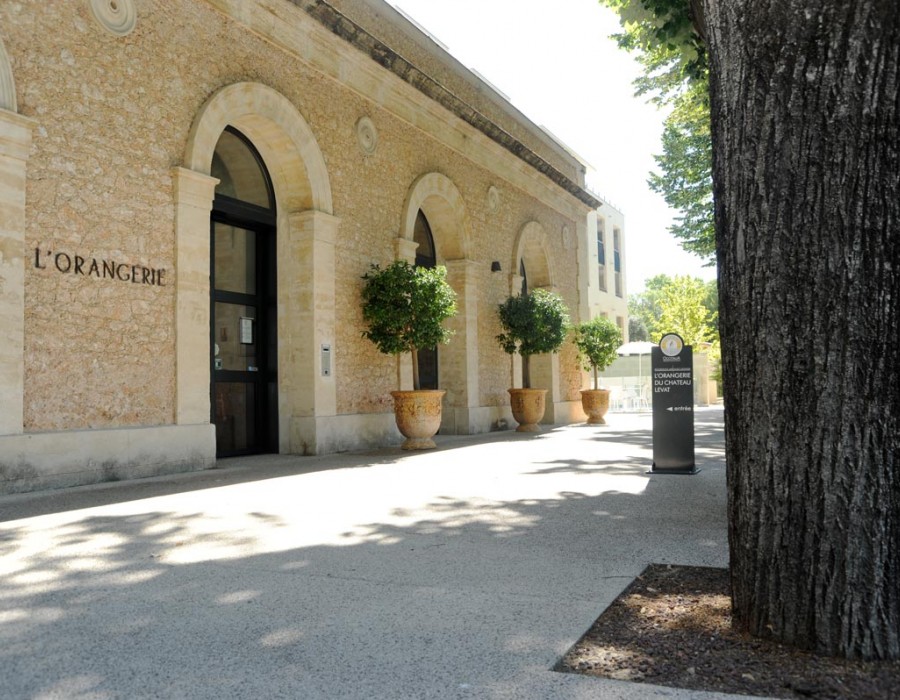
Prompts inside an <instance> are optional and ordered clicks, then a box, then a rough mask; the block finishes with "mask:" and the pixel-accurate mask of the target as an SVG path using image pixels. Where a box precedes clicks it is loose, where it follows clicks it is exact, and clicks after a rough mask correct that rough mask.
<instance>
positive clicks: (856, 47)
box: [703, 0, 900, 659]
mask: <svg viewBox="0 0 900 700" xmlns="http://www.w3.org/2000/svg"><path fill="white" fill-rule="evenodd" d="M703 5H704V14H705V16H704V23H705V34H706V39H707V41H708V48H709V54H710V66H711V78H710V89H711V111H712V134H713V152H714V158H713V172H714V182H715V197H716V205H715V206H716V212H715V213H716V230H717V237H718V244H717V245H718V250H717V255H718V261H719V290H720V306H721V308H720V314H721V319H720V329H721V334H722V344H723V362H724V371H725V375H724V379H725V384H724V394H725V409H726V410H725V423H726V436H727V447H726V449H727V461H728V480H729V523H730V525H729V528H730V531H729V540H730V550H731V571H732V583H733V603H734V611H735V614H736V618H737V619H738V621H739V624H741V625H742V626H744V627H745V628H746V629H747V631H749V632H750V633H752V634H755V635H758V636H763V637H770V638H775V639H778V640H780V641H783V642H786V643H788V644H791V645H794V646H799V647H803V648H809V649H813V650H815V651H818V652H820V653H825V654H829V655H839V656H847V657H851V658H882V659H886V658H898V657H900V457H898V447H900V11H898V9H897V4H896V0H704V1H703Z"/></svg>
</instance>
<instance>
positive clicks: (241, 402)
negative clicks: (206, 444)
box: [214, 382, 258, 454]
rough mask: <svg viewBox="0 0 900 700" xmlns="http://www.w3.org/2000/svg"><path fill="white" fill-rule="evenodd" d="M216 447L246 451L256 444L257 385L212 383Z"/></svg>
mask: <svg viewBox="0 0 900 700" xmlns="http://www.w3.org/2000/svg"><path fill="white" fill-rule="evenodd" d="M214 400H215V407H214V411H215V422H216V450H217V451H218V452H220V453H224V454H228V453H237V452H246V451H249V450H251V449H253V448H254V447H255V446H256V442H257V440H256V424H257V417H258V416H257V412H256V385H255V384H250V383H246V382H216V383H215V399H214Z"/></svg>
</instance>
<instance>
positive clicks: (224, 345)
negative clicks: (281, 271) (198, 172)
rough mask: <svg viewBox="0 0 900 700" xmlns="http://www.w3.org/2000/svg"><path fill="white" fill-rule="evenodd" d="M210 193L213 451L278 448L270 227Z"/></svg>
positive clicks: (248, 209) (224, 454)
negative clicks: (214, 203)
mask: <svg viewBox="0 0 900 700" xmlns="http://www.w3.org/2000/svg"><path fill="white" fill-rule="evenodd" d="M253 214H254V211H253V208H251V207H248V206H247V205H244V204H242V203H239V202H229V201H227V200H225V198H221V197H217V198H216V206H215V209H214V214H213V220H212V232H211V233H212V235H211V241H212V243H211V247H212V249H211V260H212V269H211V271H210V282H211V286H212V314H211V329H210V336H211V337H210V341H211V343H210V345H211V349H212V353H211V354H212V358H211V360H212V368H211V373H212V382H211V389H212V391H211V393H212V395H211V401H212V421H213V423H215V426H216V454H217V455H218V456H220V457H227V456H231V455H239V454H251V453H256V452H277V451H278V376H277V369H278V356H277V348H278V344H277V337H276V333H275V329H276V315H275V304H276V300H275V296H276V291H275V290H276V279H275V232H274V227H273V226H272V225H271V224H269V223H266V222H262V221H253V218H268V217H270V214H268V213H267V214H266V216H265V217H263V216H262V215H261V213H260V216H258V217H254V216H253Z"/></svg>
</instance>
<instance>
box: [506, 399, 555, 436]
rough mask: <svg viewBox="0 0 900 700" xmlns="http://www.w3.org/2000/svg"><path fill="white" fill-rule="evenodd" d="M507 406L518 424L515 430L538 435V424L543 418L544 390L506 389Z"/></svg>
mask: <svg viewBox="0 0 900 700" xmlns="http://www.w3.org/2000/svg"><path fill="white" fill-rule="evenodd" d="M508 391H509V405H510V408H512V414H513V418H515V419H516V422H517V423H518V424H519V427H518V428H516V431H517V432H520V433H538V432H540V430H541V428H540V426H539V425H538V423H539V422H540V421H541V419H542V418H543V417H544V402H545V401H546V397H547V390H546V389H508Z"/></svg>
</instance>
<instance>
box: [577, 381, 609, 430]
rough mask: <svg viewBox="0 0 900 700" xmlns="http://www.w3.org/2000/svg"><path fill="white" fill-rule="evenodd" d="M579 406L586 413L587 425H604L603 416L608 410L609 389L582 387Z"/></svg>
mask: <svg viewBox="0 0 900 700" xmlns="http://www.w3.org/2000/svg"><path fill="white" fill-rule="evenodd" d="M581 408H582V409H584V412H585V413H586V414H587V417H588V420H587V424H588V425H606V419H604V417H603V416H605V415H606V412H607V411H608V410H609V389H582V391H581Z"/></svg>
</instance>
